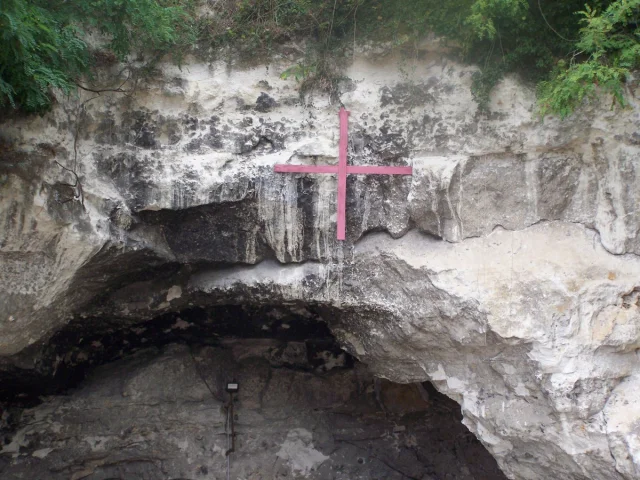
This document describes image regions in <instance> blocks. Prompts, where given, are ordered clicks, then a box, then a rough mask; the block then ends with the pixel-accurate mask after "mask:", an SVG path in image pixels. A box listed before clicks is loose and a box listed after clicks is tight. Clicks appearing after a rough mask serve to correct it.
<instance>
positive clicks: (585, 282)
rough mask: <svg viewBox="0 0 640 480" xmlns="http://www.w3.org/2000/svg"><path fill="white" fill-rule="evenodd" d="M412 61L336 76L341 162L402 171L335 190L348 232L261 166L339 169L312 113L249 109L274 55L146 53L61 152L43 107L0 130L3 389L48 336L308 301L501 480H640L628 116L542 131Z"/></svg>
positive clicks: (306, 443)
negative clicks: (139, 67)
mask: <svg viewBox="0 0 640 480" xmlns="http://www.w3.org/2000/svg"><path fill="white" fill-rule="evenodd" d="M426 48H428V47H426ZM430 55H431V57H429V55H427V57H429V60H428V61H424V62H415V64H414V65H412V67H415V68H412V69H411V70H409V71H411V73H410V74H409V76H408V78H407V74H406V72H405V73H404V74H401V73H400V71H399V70H398V69H397V68H396V65H397V64H396V63H395V62H396V59H394V58H392V57H387V58H385V59H383V60H377V61H376V62H375V63H374V62H373V61H371V60H369V59H367V58H364V57H363V58H358V57H356V59H355V60H354V62H353V64H352V65H351V66H350V67H349V68H348V69H347V71H346V72H345V74H346V75H348V76H349V77H350V78H351V79H352V80H353V82H352V84H351V87H350V88H349V89H348V91H346V90H345V91H343V92H340V93H341V95H340V100H341V101H342V103H343V104H344V105H345V106H346V107H347V108H348V109H349V110H350V111H351V117H350V121H351V132H352V136H351V143H350V146H349V148H350V150H349V151H350V161H351V162H352V163H354V164H378V165H379V164H384V165H409V164H410V165H413V167H414V175H413V177H412V178H408V177H403V178H400V177H399V178H376V177H366V176H352V177H351V178H350V179H349V182H348V218H347V221H348V228H347V235H348V238H347V241H346V242H344V243H339V242H337V241H336V239H335V238H336V235H335V221H336V218H335V211H336V206H335V201H336V189H337V187H336V180H335V178H334V177H333V176H331V175H299V174H296V175H293V174H286V175H283V174H275V173H273V165H274V164H276V163H287V162H291V163H308V164H313V163H330V162H336V161H337V158H336V157H337V142H338V122H337V115H336V113H337V105H335V104H331V103H330V102H329V99H327V98H324V97H322V96H321V95H318V94H316V95H315V96H314V97H309V98H307V99H306V104H305V105H301V104H299V103H297V102H294V101H286V102H285V101H284V100H282V102H281V103H280V104H275V103H272V102H269V101H267V100H266V99H264V98H263V100H265V101H266V102H267V103H268V104H269V106H268V108H267V109H265V111H264V112H260V113H259V114H258V113H256V110H257V109H253V108H252V107H251V105H256V99H257V98H260V95H261V92H263V91H264V90H265V89H266V88H265V86H264V85H265V83H264V82H268V85H270V86H271V90H269V98H271V99H273V98H278V99H286V98H293V97H294V96H295V95H296V93H297V92H296V91H295V89H296V84H295V82H294V81H292V80H291V81H283V80H280V79H279V78H278V72H279V71H281V70H284V68H286V66H285V65H284V64H279V63H277V62H276V63H274V64H273V65H271V66H270V68H269V69H268V70H266V69H265V68H263V67H261V68H254V69H249V70H239V69H237V70H234V69H231V70H228V69H227V68H226V67H225V66H224V65H221V64H220V65H218V64H216V65H215V68H211V67H210V66H209V65H204V64H198V63H195V62H193V63H191V64H189V65H186V66H185V68H183V70H179V69H177V68H176V67H173V66H169V65H164V66H163V67H162V70H163V77H164V79H165V80H162V79H160V78H159V79H158V80H157V81H154V82H151V83H149V85H147V86H146V88H145V90H144V91H143V92H141V93H140V94H139V95H138V96H137V97H134V98H133V99H123V98H120V97H118V96H117V95H104V96H102V97H100V98H98V99H96V100H93V101H91V102H89V103H87V104H86V110H87V114H86V115H85V116H83V117H82V124H81V125H80V130H79V131H80V136H79V137H78V142H77V145H75V148H74V133H75V131H76V125H75V124H73V122H71V123H69V120H68V115H67V114H66V113H65V112H64V111H63V109H62V108H61V109H56V110H54V111H53V112H51V113H50V114H48V116H46V117H45V118H28V119H22V120H17V121H13V122H12V123H11V124H5V125H3V130H4V137H5V138H7V139H9V140H10V141H11V142H13V147H12V153H11V154H10V155H7V157H8V158H7V161H6V162H5V161H3V162H2V163H1V164H0V170H1V174H2V175H3V176H2V177H1V182H0V225H2V230H0V278H1V279H2V282H1V283H0V333H1V334H0V372H5V373H4V374H5V375H6V377H3V378H6V379H7V381H9V379H10V380H11V381H12V382H13V381H17V380H16V379H19V378H21V376H22V378H24V379H27V380H26V381H25V382H24V383H23V384H20V385H22V387H20V388H27V386H28V384H29V382H31V383H33V382H34V381H36V380H37V379H42V378H50V377H47V375H49V374H50V373H51V372H52V371H53V370H55V368H53V367H52V364H51V363H49V364H48V365H45V364H46V363H47V362H48V361H52V357H51V356H48V352H51V349H52V348H53V347H52V343H51V338H52V336H53V335H54V334H55V333H56V332H61V331H64V329H65V326H68V327H67V328H72V327H73V328H76V327H77V328H80V327H79V326H82V325H85V327H86V328H89V329H92V328H97V327H98V326H100V325H109V327H110V328H109V329H107V330H105V332H104V335H105V338H108V337H109V336H112V335H115V332H116V331H120V330H122V329H131V328H137V327H136V325H139V324H143V323H145V322H149V321H152V322H160V323H158V324H159V325H160V324H161V322H162V321H163V319H165V318H171V321H172V322H174V323H175V322H177V320H176V319H175V318H173V317H171V315H182V313H181V312H185V311H191V310H190V309H195V308H201V309H202V311H207V309H210V308H222V307H224V306H225V305H227V306H228V305H238V304H242V305H245V306H248V307H255V308H259V307H260V306H264V305H275V304H279V303H281V304H287V305H289V306H297V307H300V306H312V307H313V308H314V309H316V310H317V312H318V315H320V317H321V318H322V319H324V321H326V322H327V324H328V325H329V328H330V329H331V330H332V332H333V333H334V334H335V336H336V337H337V339H338V340H339V342H340V343H341V345H342V346H343V347H344V348H346V349H347V350H348V351H349V352H350V353H351V354H353V355H354V356H356V357H357V358H359V359H360V360H362V361H364V362H365V363H367V364H368V365H369V367H370V369H371V370H372V372H373V373H374V374H376V375H378V376H381V377H385V378H388V379H390V380H393V381H396V382H421V381H425V380H430V381H432V382H434V384H435V385H436V387H437V388H438V389H439V390H440V391H442V392H444V393H446V394H447V395H449V396H450V397H451V398H453V399H455V400H456V401H457V402H458V403H460V405H461V406H462V412H463V415H464V421H465V423H466V425H468V426H469V428H470V430H471V431H472V432H473V433H474V434H476V435H477V437H478V438H479V439H480V440H481V441H482V442H483V443H484V444H485V446H486V447H487V448H488V449H489V451H490V452H491V453H492V454H493V455H494V456H495V458H496V459H497V461H498V463H499V465H500V467H501V468H502V469H503V471H504V472H505V473H506V475H507V476H509V477H510V478H513V479H541V478H553V477H557V478H566V479H575V480H578V479H584V478H589V479H594V480H611V479H625V480H628V479H632V478H636V477H637V476H638V469H639V468H640V467H639V465H640V445H639V444H638V441H637V439H638V438H639V436H640V432H639V431H638V425H639V424H640V422H639V418H640V415H639V414H638V405H640V396H639V395H636V393H637V390H638V384H637V381H636V379H637V377H638V375H639V371H638V368H639V367H638V365H639V363H638V352H639V351H640V349H639V345H640V312H639V311H638V309H639V308H640V307H639V306H638V298H637V292H638V290H639V289H640V258H639V257H638V255H639V254H640V236H639V235H638V232H639V231H640V215H638V212H637V206H638V204H640V177H639V176H638V173H637V170H638V161H639V158H640V147H639V145H638V141H637V138H636V137H637V131H638V130H640V128H639V127H640V125H639V123H640V120H639V119H640V115H639V113H638V112H639V107H638V105H637V102H636V100H635V99H634V98H633V97H630V98H629V101H630V108H629V109H626V110H622V111H613V112H612V111H609V110H608V109H605V108H597V106H591V107H589V108H587V109H585V110H583V111H581V112H579V113H577V114H576V115H575V116H574V117H572V118H570V119H568V120H566V121H564V122H561V121H559V120H558V119H553V118H551V119H545V121H544V123H542V122H540V121H538V120H536V119H535V118H534V117H533V111H534V97H533V92H531V91H530V90H528V89H527V88H526V87H524V86H523V85H521V84H519V83H518V82H517V81H516V80H515V79H512V78H508V79H506V80H504V81H503V82H502V83H501V85H499V86H498V87H497V89H496V91H495V93H494V95H493V97H492V102H491V105H490V109H491V113H490V114H489V115H484V114H481V113H479V112H478V111H477V109H476V106H475V104H474V102H473V100H472V97H471V93H470V89H469V87H470V83H471V75H472V73H473V72H474V70H475V69H474V67H468V66H463V65H460V64H457V63H455V62H453V61H451V60H448V59H446V58H445V57H442V56H441V53H440V52H439V51H434V52H433V53H432V54H430ZM187 67H188V68H187ZM166 79H171V80H170V82H168V81H167V80H166ZM167 85H173V86H174V87H175V88H173V87H172V88H171V92H170V93H171V94H170V95H169V94H167V91H166V89H167ZM82 100H83V99H79V100H78V102H80V101H82ZM74 101H75V100H69V101H68V102H69V104H68V105H66V106H65V107H67V111H70V110H72V109H73V107H74V105H73V104H72V103H73V102H74ZM256 106H257V105H256ZM39 144H43V145H49V147H48V148H42V147H37V145H39ZM53 146H55V147H53ZM76 150H77V157H76V156H75V153H74V152H75V151H76ZM27 160H28V161H33V164H32V165H31V166H30V165H29V164H28V161H27ZM76 160H77V166H76V163H75V162H76ZM55 161H57V162H59V163H60V164H61V165H63V166H65V167H67V168H70V169H72V170H73V169H75V171H76V173H77V174H78V178H79V180H80V183H81V186H82V187H81V188H82V198H80V196H79V195H78V192H79V190H78V188H77V186H76V187H69V186H68V185H64V184H69V183H71V184H73V183H74V178H75V177H74V175H72V174H71V173H70V172H69V171H67V170H64V169H63V168H61V167H60V166H59V165H58V164H56V163H55ZM72 177H74V178H72ZM82 199H84V207H85V208H81V203H80V201H81V200H82ZM387 234H389V235H387ZM165 316H168V317H165ZM174 323H172V324H171V325H173V324H174ZM166 328H169V327H166ZM127 331H129V330H127ZM154 338H155V337H154ZM74 345H75V344H74ZM68 347H69V349H70V350H69V351H70V352H71V351H72V350H73V348H75V347H73V348H72V346H71V345H69V346H68ZM73 351H74V352H76V353H75V354H71V353H70V358H72V360H73V361H72V362H71V363H74V364H76V363H77V362H76V360H77V358H76V357H77V356H78V355H80V353H81V351H79V350H78V351H76V350H73ZM83 351H84V350H83ZM74 355H75V356H74ZM283 355H284V354H283ZM63 357H64V355H63ZM98 357H100V358H102V359H104V360H105V361H106V360H108V359H110V358H112V357H110V356H109V355H102V356H100V355H98V356H96V358H98ZM53 358H55V357H53ZM296 358H298V357H297V356H296V352H295V349H294V350H292V351H290V352H288V353H287V354H286V355H284V356H283V357H282V358H281V359H280V360H279V361H281V362H282V364H287V365H288V364H296V362H298V360H296ZM96 362H97V363H99V362H98V360H96ZM59 364H60V365H64V364H65V360H62V361H60V362H59ZM283 438H286V436H285V437H283ZM289 443H290V444H291V445H298V446H300V445H301V447H300V448H312V447H311V444H312V443H313V444H314V445H315V439H312V440H309V438H308V436H307V435H306V434H304V433H300V432H297V433H296V432H294V434H292V436H291V437H290V438H289ZM43 448H50V447H43ZM288 452H289V453H288ZM44 454H45V453H44V451H42V452H40V453H39V454H38V455H44ZM290 455H291V454H290V450H287V449H284V450H283V453H282V455H281V458H285V457H286V458H290ZM323 455H326V454H324V453H323ZM318 458H319V457H318ZM205 467H206V465H205ZM207 468H208V467H207ZM148 475H153V473H148ZM409 475H411V474H410V473H409Z"/></svg>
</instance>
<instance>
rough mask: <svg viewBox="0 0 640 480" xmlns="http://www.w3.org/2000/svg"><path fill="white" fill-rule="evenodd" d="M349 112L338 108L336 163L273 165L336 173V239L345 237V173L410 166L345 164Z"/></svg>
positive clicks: (404, 170) (405, 170)
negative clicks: (338, 139)
mask: <svg viewBox="0 0 640 480" xmlns="http://www.w3.org/2000/svg"><path fill="white" fill-rule="evenodd" d="M348 137H349V112H348V111H347V110H345V109H344V108H341V109H340V152H339V153H340V154H339V156H338V165H282V164H278V165H276V166H275V171H276V172H280V173H337V174H338V240H344V239H345V229H346V214H347V213H346V211H347V175H349V174H351V175H411V174H412V173H413V169H412V167H376V166H350V165H347V144H348V142H349V138H348Z"/></svg>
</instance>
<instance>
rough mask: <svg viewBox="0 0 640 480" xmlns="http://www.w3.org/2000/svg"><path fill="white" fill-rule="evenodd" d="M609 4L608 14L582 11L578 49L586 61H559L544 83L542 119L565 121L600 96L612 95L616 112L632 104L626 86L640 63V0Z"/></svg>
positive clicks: (541, 89) (540, 89)
mask: <svg viewBox="0 0 640 480" xmlns="http://www.w3.org/2000/svg"><path fill="white" fill-rule="evenodd" d="M608 3H609V5H608V6H607V8H606V9H605V10H604V12H599V11H598V10H597V9H596V8H592V7H590V6H589V5H586V6H585V9H584V10H583V11H580V12H578V14H579V15H580V16H581V17H582V18H581V21H580V24H581V28H580V32H579V33H580V38H579V41H578V42H577V48H578V49H580V52H581V54H582V55H583V58H582V59H581V60H582V61H581V62H579V63H573V64H571V65H567V64H566V63H565V62H559V64H558V66H557V69H556V70H555V71H554V72H553V74H552V75H551V77H550V79H549V80H547V81H544V82H541V83H540V85H539V86H538V99H539V111H540V115H541V116H542V117H544V116H545V115H546V114H548V113H555V114H557V115H559V116H560V117H561V118H565V117H567V116H568V115H570V114H571V113H572V112H573V111H574V110H576V109H577V108H579V107H580V106H582V105H583V104H584V102H586V101H589V100H590V99H593V98H595V97H596V94H597V93H598V92H603V93H606V94H609V95H611V98H612V104H611V106H612V108H613V107H614V106H615V105H621V106H624V105H625V104H626V102H625V99H624V91H623V84H624V82H625V81H626V79H627V78H628V76H629V74H630V72H631V70H632V69H634V68H637V67H638V66H639V65H640V43H639V40H640V28H639V27H638V20H639V18H640V0H615V1H613V2H608Z"/></svg>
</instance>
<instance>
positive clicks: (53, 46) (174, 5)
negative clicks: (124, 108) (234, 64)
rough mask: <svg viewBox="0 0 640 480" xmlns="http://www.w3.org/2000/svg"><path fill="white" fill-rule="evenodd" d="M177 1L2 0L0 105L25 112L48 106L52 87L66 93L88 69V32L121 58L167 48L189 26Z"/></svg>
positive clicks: (189, 32) (187, 33)
mask: <svg viewBox="0 0 640 480" xmlns="http://www.w3.org/2000/svg"><path fill="white" fill-rule="evenodd" d="M184 3H185V2H183V1H178V0H164V1H156V0H66V1H64V2H52V1H49V0H2V2H1V3H0V32H1V34H0V106H2V105H5V106H6V105H7V104H9V105H10V106H11V107H13V108H17V109H21V110H23V111H26V112H41V111H44V110H46V109H48V108H49V107H50V105H51V101H52V96H51V91H52V90H53V89H57V90H60V91H62V92H63V93H66V94H68V93H70V92H71V91H72V90H73V89H75V85H76V82H77V81H78V80H79V79H80V78H81V77H82V76H83V75H85V74H87V73H88V72H89V69H90V67H91V64H92V61H91V58H92V57H91V55H90V53H91V52H90V48H89V46H88V43H87V37H88V35H89V34H90V33H98V34H100V35H102V36H103V38H105V39H106V44H101V45H98V48H105V49H110V50H111V51H113V52H114V53H115V54H116V55H117V56H118V58H120V59H124V58H125V57H126V56H127V55H128V54H130V53H131V52H132V51H134V50H143V49H145V50H147V49H150V50H153V51H167V50H168V49H169V48H171V47H172V46H176V45H178V44H180V42H181V40H182V39H185V38H186V39H189V36H190V35H192V30H191V29H190V28H189V22H188V18H187V16H186V13H185V9H184V8H183V6H182V4H184Z"/></svg>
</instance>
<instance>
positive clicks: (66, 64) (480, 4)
mask: <svg viewBox="0 0 640 480" xmlns="http://www.w3.org/2000/svg"><path fill="white" fill-rule="evenodd" d="M198 9H200V10H198ZM196 11H199V12H200V13H199V14H198V15H196ZM203 11H204V12H207V11H208V12H209V14H202V12H203ZM639 15H640V0H562V1H558V0H448V1H443V0H217V1H216V2H210V1H205V0H65V1H57V2H53V1H50V0H1V3H0V104H5V105H11V106H13V107H15V108H20V109H22V110H26V111H42V110H45V109H46V108H48V107H49V105H50V102H51V95H50V92H51V91H52V89H58V90H60V91H62V92H65V93H69V92H71V91H72V90H73V88H74V86H75V83H76V82H77V80H78V79H79V78H81V77H82V76H86V75H87V74H88V73H89V72H90V69H91V66H92V61H93V59H94V55H92V53H93V51H94V50H109V51H111V52H113V55H115V57H116V58H117V59H120V60H124V59H126V58H127V57H128V56H130V55H131V54H132V52H143V51H151V52H153V53H154V55H156V57H157V56H159V54H163V53H166V52H171V53H173V54H175V53H178V54H179V53H180V52H183V51H185V50H186V49H189V48H191V47H192V46H194V45H197V46H198V52H200V53H201V54H202V53H206V54H209V53H211V52H216V51H220V50H221V47H224V49H225V50H227V51H231V52H234V54H236V55H237V54H240V55H243V56H244V57H245V58H252V59H262V58H264V55H267V54H269V53H270V52H271V51H272V50H273V47H274V46H275V45H276V44H281V43H283V42H285V41H288V40H293V43H294V44H298V45H304V48H305V51H306V54H305V56H304V59H303V60H302V61H301V62H300V63H298V64H296V65H294V66H292V67H291V68H289V69H287V70H286V71H285V72H283V74H282V76H283V78H289V77H292V78H295V79H296V80H297V81H298V82H300V88H301V91H305V90H308V89H312V88H321V89H323V90H326V91H328V92H330V93H335V92H336V91H337V84H338V82H339V81H340V79H341V77H340V73H339V72H340V70H341V65H340V59H344V58H346V57H347V55H346V53H348V49H349V47H350V46H351V45H353V43H355V42H358V43H361V42H364V41H387V42H392V43H393V44H395V45H398V46H401V47H403V48H405V49H407V50H410V49H411V48H413V47H415V45H416V44H417V43H418V42H419V41H420V40H421V39H422V38H423V37H424V36H425V35H427V34H428V33H429V32H435V33H436V34H438V35H440V36H442V37H444V38H445V39H447V41H448V42H450V45H452V46H454V47H457V50H456V51H457V52H458V53H459V55H460V57H461V59H463V60H467V61H470V62H473V63H475V64H477V65H479V67H480V70H479V72H478V73H477V74H476V75H474V77H473V85H472V92H473V95H474V97H475V99H476V100H477V102H478V104H479V106H480V108H481V109H486V108H487V105H488V102H489V98H490V94H491V91H492V89H493V88H494V87H495V85H496V84H497V83H498V82H499V81H500V80H501V79H502V77H503V76H504V75H505V74H508V73H512V72H515V73H518V74H519V75H521V77H522V78H523V79H525V80H526V81H530V82H532V83H536V84H538V93H539V101H540V113H541V115H543V116H544V115H546V114H548V113H554V114H558V115H560V116H562V117H565V116H567V115H569V114H570V113H571V112H572V111H574V110H575V109H576V108H579V107H580V106H581V105H582V104H583V103H584V102H587V101H589V99H591V98H593V97H594V96H595V95H597V93H598V92H600V91H604V92H607V93H609V94H611V95H612V96H613V99H614V104H620V105H624V104H625V102H624V96H623V92H624V89H623V82H624V81H625V80H626V78H628V76H629V73H630V71H631V70H633V69H636V68H638V66H639V62H640V42H639V41H640V30H639V29H638V28H639V27H638V24H639V18H638V17H639ZM94 34H98V35H94ZM89 38H92V39H93V40H92V41H91V42H89V40H88V39H89ZM96 38H101V39H103V41H102V42H98V44H97V45H96V40H95V39H96ZM300 40H304V42H301V41H300ZM88 43H91V44H92V45H93V46H92V47H91V48H90V47H89V46H88ZM414 50H415V48H414Z"/></svg>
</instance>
